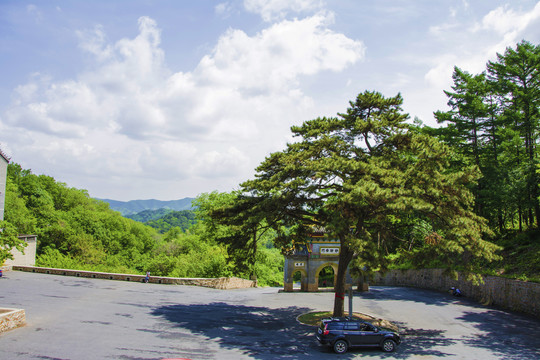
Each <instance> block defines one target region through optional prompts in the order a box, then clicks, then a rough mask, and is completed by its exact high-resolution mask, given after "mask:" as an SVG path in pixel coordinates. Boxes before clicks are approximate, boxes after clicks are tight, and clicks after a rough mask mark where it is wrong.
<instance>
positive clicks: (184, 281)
mask: <svg viewBox="0 0 540 360" xmlns="http://www.w3.org/2000/svg"><path fill="white" fill-rule="evenodd" d="M13 270H19V271H26V272H34V273H42V274H51V275H63V276H75V277H84V278H93V279H106V280H119V281H135V282H143V281H144V278H145V275H133V274H115V273H104V272H97V271H83V270H71V269H54V268H44V267H36V266H17V265H14V266H13ZM149 282H151V283H155V284H172V285H195V286H204V287H209V288H214V289H222V290H226V289H241V288H250V287H256V286H257V282H256V281H254V280H246V279H240V278H237V277H221V278H173V277H165V276H150V280H149Z"/></svg>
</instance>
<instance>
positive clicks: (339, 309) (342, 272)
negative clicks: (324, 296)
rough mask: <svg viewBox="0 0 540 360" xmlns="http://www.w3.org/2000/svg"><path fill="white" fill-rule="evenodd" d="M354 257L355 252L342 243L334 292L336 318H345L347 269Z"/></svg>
mask: <svg viewBox="0 0 540 360" xmlns="http://www.w3.org/2000/svg"><path fill="white" fill-rule="evenodd" d="M352 257H353V251H351V249H350V248H349V247H348V246H347V244H346V243H345V241H343V240H342V241H341V250H340V252H339V263H338V272H337V278H336V284H335V286H334V291H335V293H336V296H335V298H334V314H333V316H334V317H340V316H343V315H344V313H345V280H346V275H347V268H348V266H349V263H350V262H351V260H352Z"/></svg>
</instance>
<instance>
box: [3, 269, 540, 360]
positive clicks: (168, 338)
mask: <svg viewBox="0 0 540 360" xmlns="http://www.w3.org/2000/svg"><path fill="white" fill-rule="evenodd" d="M278 290H279V289H277V288H257V289H239V290H215V289H207V288H201V287H194V286H176V285H158V284H143V283H133V282H120V281H110V280H98V279H82V278H73V277H63V276H56V275H45V274H33V273H23V272H7V273H5V277H4V278H0V307H15V308H23V309H25V310H26V317H27V325H26V326H25V327H22V328H19V329H15V330H12V331H9V332H6V333H4V334H1V335H0V359H10V360H11V359H49V360H51V359H62V360H67V359H72V360H75V359H82V360H84V359H162V358H190V359H314V358H316V359H338V358H339V359H355V358H358V359H360V358H361V359H411V360H412V359H445V360H446V359H515V360H523V359H540V350H539V349H540V321H539V320H537V319H533V318H529V317H527V316H523V315H519V314H513V313H508V312H504V311H500V310H497V309H493V308H488V307H483V306H480V305H478V304H476V303H474V302H470V301H468V300H467V299H458V298H453V297H451V296H450V295H447V294H441V293H438V292H433V291H427V290H419V289H411V288H399V287H372V289H371V291H370V292H369V293H363V294H355V297H354V310H355V311H359V312H363V313H367V314H370V315H374V316H377V317H381V318H385V319H388V320H392V321H394V322H396V323H398V324H399V325H400V327H401V328H402V332H403V333H404V335H403V343H402V345H401V346H400V347H399V348H398V351H397V352H395V353H392V354H385V353H382V352H381V351H380V350H378V349H377V350H376V349H369V350H353V351H351V352H349V353H347V354H345V355H342V356H338V355H336V354H334V353H332V352H331V351H330V350H329V349H327V348H326V347H323V346H320V345H318V344H317V342H316V340H315V337H314V335H313V329H312V328H311V327H308V326H305V325H301V324H299V323H297V322H296V320H295V318H296V317H297V316H298V315H300V314H302V313H305V312H308V311H313V310H330V309H332V305H333V294H332V293H299V292H295V293H279V292H278Z"/></svg>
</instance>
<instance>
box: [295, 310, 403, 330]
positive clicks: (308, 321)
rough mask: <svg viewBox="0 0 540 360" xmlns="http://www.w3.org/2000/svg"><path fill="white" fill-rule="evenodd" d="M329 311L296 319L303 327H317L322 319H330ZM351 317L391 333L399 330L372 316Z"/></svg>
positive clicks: (312, 313) (356, 315)
mask: <svg viewBox="0 0 540 360" xmlns="http://www.w3.org/2000/svg"><path fill="white" fill-rule="evenodd" d="M332 314H333V313H332V312H331V311H313V312H309V313H305V314H302V315H300V316H299V317H298V318H297V319H298V321H299V322H300V323H302V324H304V325H310V326H318V325H319V323H320V322H321V320H322V319H325V318H329V317H332ZM353 317H355V318H358V319H360V320H363V321H367V322H370V323H372V324H373V325H375V326H378V327H380V328H383V329H388V330H392V331H396V332H397V331H399V328H398V327H397V325H395V324H394V323H392V322H390V321H388V320H384V319H377V318H375V317H373V316H370V315H366V314H362V313H358V312H353Z"/></svg>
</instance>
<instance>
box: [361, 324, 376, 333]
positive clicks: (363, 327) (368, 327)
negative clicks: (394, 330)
mask: <svg viewBox="0 0 540 360" xmlns="http://www.w3.org/2000/svg"><path fill="white" fill-rule="evenodd" d="M360 331H375V328H374V327H373V326H371V325H370V324H361V326H360Z"/></svg>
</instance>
